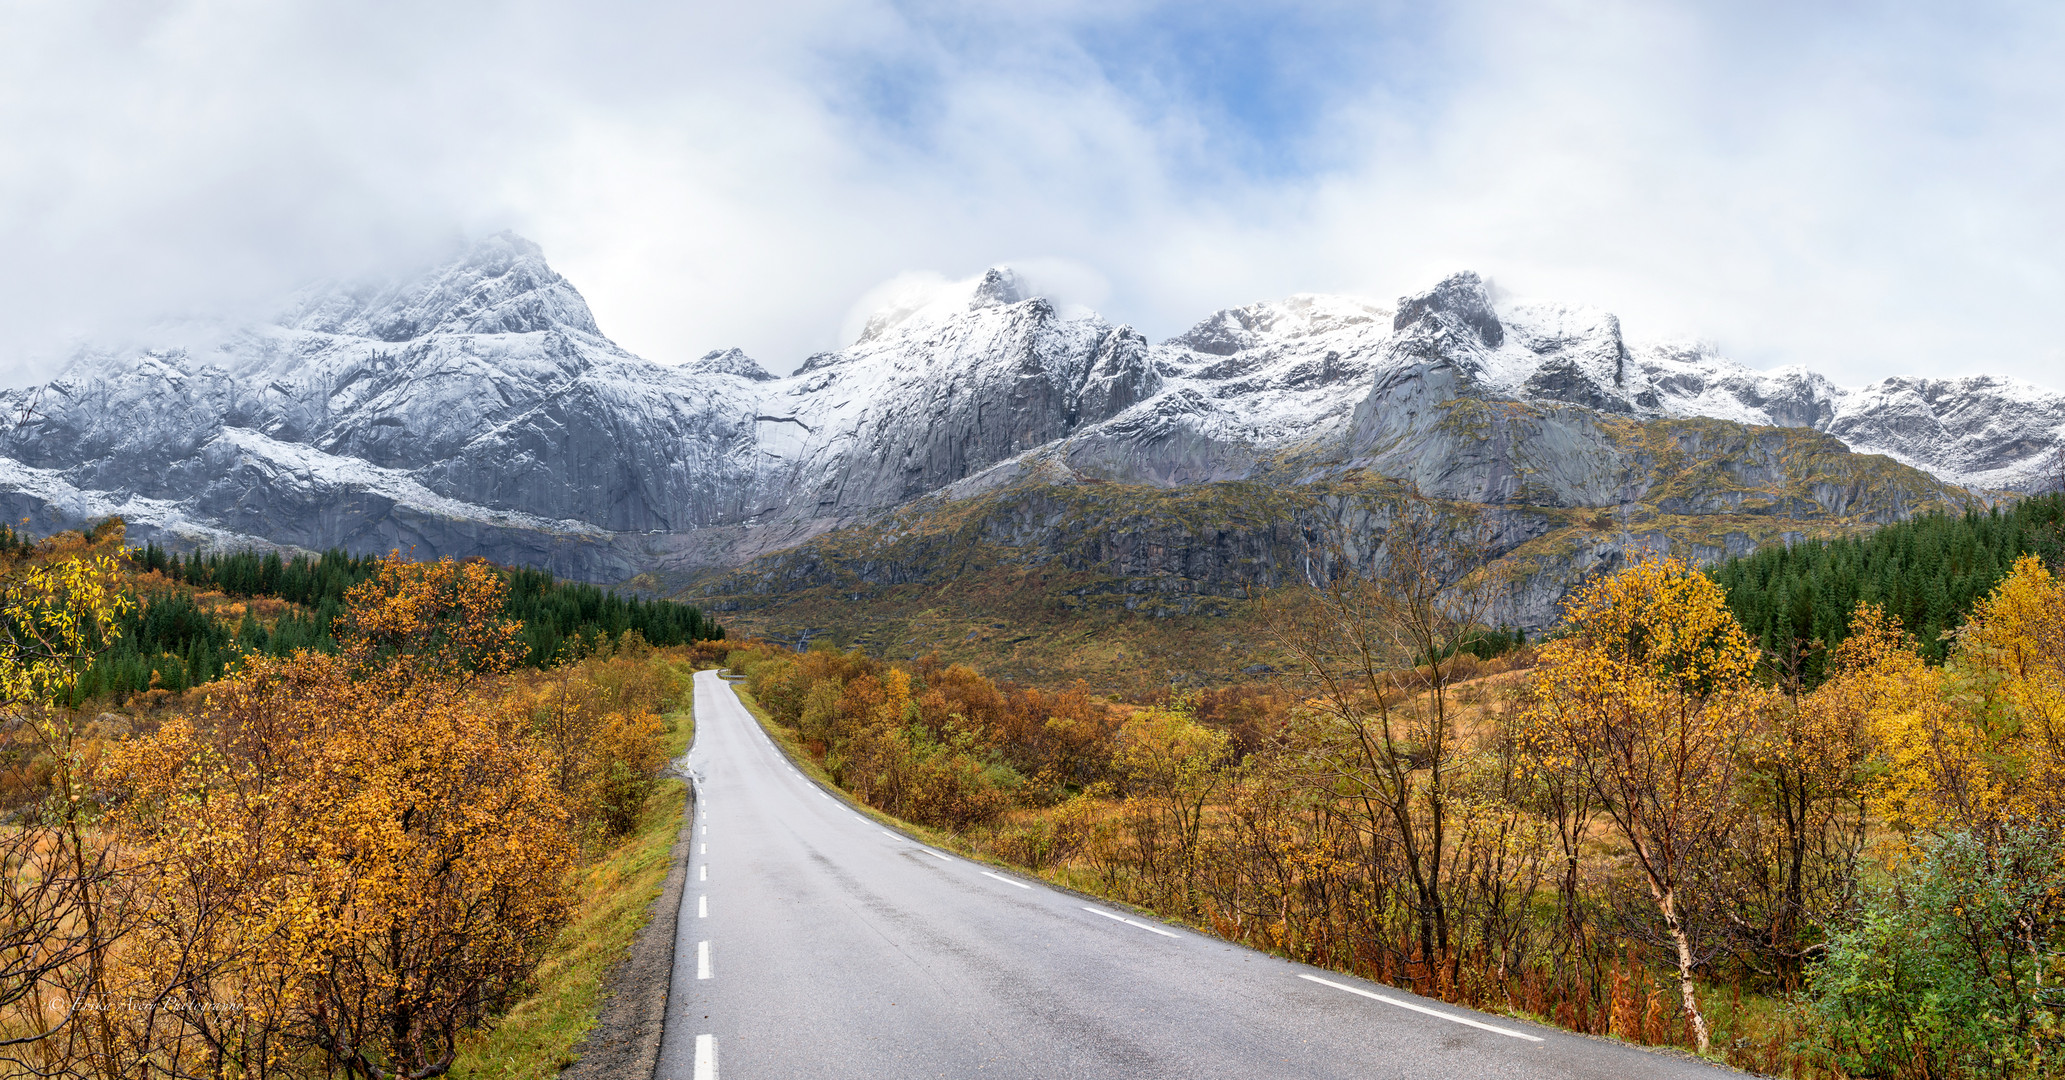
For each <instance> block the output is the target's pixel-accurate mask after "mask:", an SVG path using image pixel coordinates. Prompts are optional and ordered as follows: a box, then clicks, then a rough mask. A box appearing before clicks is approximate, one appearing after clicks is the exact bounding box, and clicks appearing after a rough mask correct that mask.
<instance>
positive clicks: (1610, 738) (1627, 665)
mask: <svg viewBox="0 0 2065 1080" xmlns="http://www.w3.org/2000/svg"><path fill="white" fill-rule="evenodd" d="M1757 659H1758V656H1757V650H1756V647H1755V645H1754V644H1752V643H1751V641H1750V639H1749V636H1748V635H1747V634H1745V633H1744V632H1743V630H1742V627H1741V626H1740V625H1738V624H1737V623H1736V621H1735V618H1734V616H1732V615H1731V614H1729V611H1728V607H1727V603H1726V596H1725V595H1724V594H1723V593H1722V591H1721V588H1720V586H1718V585H1716V584H1714V582H1713V581H1711V580H1709V579H1708V578H1707V577H1706V576H1705V575H1703V574H1700V573H1698V572H1697V571H1695V570H1693V569H1691V568H1690V567H1688V566H1686V565H1685V564H1684V563H1683V562H1681V561H1679V560H1676V559H1672V560H1665V561H1651V562H1645V563H1642V564H1639V565H1637V566H1634V567H1631V568H1629V569H1627V570H1623V571H1621V572H1620V573H1618V574H1615V575H1613V576H1611V577H1605V578H1600V579H1598V580H1596V581H1594V582H1592V583H1591V584H1589V585H1587V586H1585V587H1584V588H1582V589H1580V590H1579V591H1578V592H1577V593H1576V594H1575V595H1574V596H1573V597H1572V598H1571V599H1570V600H1569V601H1568V602H1567V603H1566V604H1565V605H1564V624H1563V633H1562V635H1561V636H1559V637H1557V638H1555V639H1553V640H1551V641H1549V642H1547V643H1545V644H1544V645H1543V646H1542V650H1541V664H1540V666H1539V667H1538V668H1537V669H1536V671H1535V675H1534V679H1533V682H1532V684H1531V692H1532V715H1531V717H1530V725H1529V729H1528V737H1529V739H1530V742H1531V743H1532V746H1531V749H1532V751H1533V752H1534V755H1535V756H1536V758H1537V760H1538V761H1540V762H1541V763H1542V764H1543V765H1544V766H1545V767H1547V768H1550V769H1556V770H1560V771H1564V772H1566V773H1568V774H1569V775H1571V776H1573V777H1574V778H1575V779H1576V780H1577V781H1579V782H1581V783H1582V784H1583V785H1584V786H1585V787H1586V788H1588V789H1589V790H1590V792H1591V793H1592V795H1593V797H1594V799H1595V801H1596V805H1598V806H1599V807H1600V808H1601V809H1602V810H1603V812H1604V813H1605V815H1606V817H1607V819H1608V821H1609V822H1610V823H1611V824H1612V827H1613V831H1614V832H1615V833H1617V834H1618V835H1619V837H1620V838H1621V839H1622V840H1623V841H1624V842H1625V843H1626V844H1627V845H1628V848H1629V850H1630V854H1631V855H1632V858H1633V861H1634V864H1635V866H1636V868H1637V869H1638V870H1639V871H1640V874H1641V877H1642V880H1643V882H1644V883H1645V884H1646V885H1647V886H1648V892H1649V896H1650V899H1651V900H1652V901H1653V902H1654V903H1655V905H1656V909H1657V913H1658V914H1659V915H1660V916H1661V917H1662V919H1663V923H1664V927H1665V929H1666V931H1667V932H1668V934H1669V936H1670V937H1671V939H1672V941H1673V943H1674V944H1675V946H1676V952H1677V967H1678V988H1679V994H1680V996H1681V998H1682V1000H1683V1004H1684V1007H1685V1012H1686V1014H1687V1016H1688V1018H1689V1019H1690V1021H1691V1024H1692V1030H1693V1036H1694V1039H1695V1040H1696V1041H1697V1043H1698V1045H1699V1049H1700V1051H1701V1052H1702V1053H1704V1052H1705V1051H1706V1050H1707V1049H1708V1047H1709V1045H1710V1043H1711V1034H1710V1032H1709V1029H1708V1026H1707V1022H1706V1017H1705V1014H1704V1013H1703V1012H1702V1011H1701V1010H1700V1005H1699V995H1698V991H1697V988H1696V986H1695V984H1694V982H1693V972H1694V969H1695V968H1696V967H1697V966H1698V964H1699V963H1700V957H1699V956H1698V953H1697V950H1696V949H1695V946H1694V941H1693V928H1692V926H1691V925H1690V924H1689V921H1688V917H1689V915H1690V912H1691V909H1693V908H1694V907H1695V906H1696V905H1695V904H1694V903H1693V901H1694V899H1695V898H1693V897H1690V896H1688V895H1687V891H1688V890H1689V889H1690V888H1691V887H1692V886H1693V884H1694V882H1695V881H1697V880H1698V879H1699V871H1700V869H1701V867H1702V866H1703V865H1704V864H1706V862H1707V861H1708V860H1711V859H1713V858H1714V857H1716V856H1717V855H1719V854H1720V853H1721V852H1722V851H1723V850H1724V848H1725V846H1726V845H1727V844H1728V842H1729V840H1730V838H1731V837H1732V836H1733V834H1734V832H1735V829H1736V825H1737V823H1738V822H1739V820H1740V817H1741V814H1742V811H1743V807H1742V806H1741V801H1740V799H1739V798H1738V791H1737V784H1736V778H1737V771H1738V767H1739V763H1740V762H1741V760H1742V751H1743V749H1744V748H1745V746H1746V745H1747V743H1748V742H1749V740H1750V738H1751V736H1752V735H1753V734H1754V733H1755V730H1756V726H1757V722H1758V718H1759V714H1760V711H1761V710H1762V709H1763V707H1764V706H1763V700H1762V698H1763V692H1762V690H1761V689H1760V688H1759V687H1758V685H1757V682H1756V680H1755V677H1754V676H1755V670H1756V665H1757Z"/></svg>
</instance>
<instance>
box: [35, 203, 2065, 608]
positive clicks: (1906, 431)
mask: <svg viewBox="0 0 2065 1080" xmlns="http://www.w3.org/2000/svg"><path fill="white" fill-rule="evenodd" d="M960 288H961V290H962V291H960V292H958V293H954V294H952V295H948V296H945V297H944V298H936V299H934V300H933V301H931V302H928V303H927V304H925V305H924V306H922V307H912V308H899V309H893V310H886V311H884V312H881V313H878V314H877V315H876V316H874V317H873V318H871V319H870V320H869V321H868V323H867V327H866V329H865V330H864V332H863V333H862V334H861V336H860V338H859V339H858V340H857V341H856V342H855V343H854V344H852V345H851V346H848V347H847V348H845V349H842V350H839V351H836V352H831V353H822V354H819V355H817V356H813V357H811V358H810V359H809V360H808V361H806V362H805V363H804V364H803V365H802V366H801V367H800V368H798V370H797V371H796V373H795V374H793V375H790V376H787V377H780V378H777V377H775V376H774V375H772V374H771V373H769V372H768V371H767V370H766V369H765V368H764V367H763V366H762V365H761V364H760V363H758V362H757V361H755V360H754V359H752V358H751V357H748V356H746V355H745V354H744V353H742V352H739V351H738V350H736V349H732V350H718V351H713V352H711V353H708V354H706V355H704V356H702V357H701V358H699V359H697V360H694V361H691V362H689V363H687V364H683V365H680V366H676V367H669V366H664V365H659V364H653V363H649V362H646V361H644V360H641V359H639V358H638V357H636V356H633V355H631V354H629V353H627V352H625V351H624V350H623V349H621V348H619V347H618V346H617V345H615V344H614V343H613V342H611V341H610V340H609V339H608V338H606V337H604V336H603V334H602V332H601V330H600V329H599V328H598V327H597V326H596V324H595V320H594V317H593V315H592V314H591V313H590V312H589V310H588V306H587V304H586V302H585V301H584V300H583V299H582V298H581V296H580V294H579V292H578V291H576V290H575V288H574V287H573V286H572V285H571V284H569V283H568V282H567V281H566V280H565V279H563V278H561V277H560V276H559V275H558V274H557V273H555V272H554V271H553V270H552V269H551V268H550V266H548V265H547V264H546V262H545V260H544V257H543V255H542V253H541V252H539V250H538V249H537V247H536V246H535V245H532V244H530V243H529V242H528V241H525V240H522V239H521V238H518V237H514V236H509V235H501V236H496V237H491V238H489V239H487V240H484V241H482V242H480V243H479V244H477V245H475V246H474V247H473V248H472V249H470V250H468V251H467V252H465V253H464V254H462V255H461V256H459V257H457V258H455V259H453V260H452V261H451V262H450V263H448V264H447V265H444V266H440V267H436V268H433V269H432V270H430V271H428V272H426V273H424V274H422V275H420V276H418V277H416V278H414V279H411V280H408V281H402V282H396V283H383V284H379V285H373V286H357V285H326V286H318V287H313V288H310V289H308V290H305V291H304V292H302V293H301V294H299V295H297V296H296V297H294V298H293V300H292V301H291V303H289V304H288V306H287V307H286V309H285V311H283V313H282V314H281V316H280V317H279V318H278V319H276V320H274V321H272V322H270V323H267V324H264V325H258V326H243V327H226V328H222V329H221V330H220V331H219V332H216V333H214V334H213V335H211V336H209V337H207V338H206V339H205V340H202V339H195V340H190V341H187V342H185V343H179V342H171V343H168V344H167V345H166V346H165V347H163V348H159V349H153V350H149V351H145V352H140V353H124V354H108V353H88V354H83V355H81V356H80V357H79V358H78V359H77V360H76V361H75V362H74V363H73V364H72V365H71V366H70V367H69V368H68V369H67V370H66V371H65V373H64V374H63V375H61V376H60V377H59V378H58V379H56V380H54V381H52V382H50V383H48V384H46V385H44V386H40V387H32V388H26V389H20V390H13V391H8V392H6V393H4V394H0V398H4V401H0V407H4V408H6V409H7V410H8V411H9V412H10V414H13V415H21V416H27V417H28V420H27V421H26V422H24V423H21V424H18V425H15V426H13V427H10V428H9V429H7V430H6V431H5V432H4V433H0V503H4V504H5V505H10V506H15V507H16V508H17V509H18V510H21V511H22V513H26V514H28V515H29V516H32V517H35V518H36V519H37V520H41V521H49V522H53V523H72V522H76V521H79V520H83V519H84V518H87V517H92V516H98V515H102V514H108V513H121V514H124V515H125V516H127V517H129V518H130V520H131V522H132V525H133V526H134V528H135V531H136V534H137V535H138V536H139V537H142V536H155V537H159V538H161V539H164V540H166V541H168V542H171V543H174V544H177V545H190V544H197V543H211V544H222V543H259V542H265V543H280V544H293V545H298V546H303V547H323V546H328V545H331V544H344V545H347V546H350V547H354V548H358V549H377V548H385V547H389V546H403V547H413V548H414V549H415V550H416V552H417V553H418V554H419V555H437V554H447V553H450V554H481V555H486V556H489V557H491V558H494V559H497V560H501V561H506V562H513V563H528V564H534V565H542V566H546V567H549V568H551V569H554V570H555V571H558V572H561V573H566V574H572V575H575V576H581V577H588V578H597V579H617V578H621V577H623V576H626V575H628V574H630V573H634V572H638V571H641V570H646V569H653V568H661V569H668V568H671V569H692V568H695V567H699V566H709V565H722V564H727V563H730V562H735V561H737V560H740V559H743V558H747V557H750V556H753V555H756V554H761V553H764V552H767V551H771V550H778V549H780V548H781V547H783V546H786V545H791V544H794V543H798V542H801V541H802V540H805V539H808V538H809V537H812V536H815V535H818V534H820V533H822V532H824V531H825V530H826V529H829V528H833V527H836V526H838V525H841V524H844V523H849V522H855V521H860V520H864V519H866V518H868V516H869V515H873V514H878V513H880V512H882V511H884V510H887V509H890V508H894V507H897V506H900V505H903V504H906V503H908V502H910V501H911V500H913V499H917V498H919V497H922V496H927V495H930V494H934V493H949V494H952V493H963V494H966V493H978V492H981V491H986V490H994V489H996V488H997V487H999V486H1003V485H1008V484H1011V483H1016V482H1019V481H1021V480H1025V479H1028V478H1030V479H1040V480H1049V481H1053V482H1059V483H1076V482H1080V481H1087V480H1115V481H1128V482H1138V483H1148V484H1154V485H1162V486H1172V485H1184V484H1193V483H1200V482H1207V481H1221V480H1234V479H1242V478H1265V477H1266V478H1274V479H1271V480H1270V482H1272V483H1274V482H1280V481H1282V480H1283V478H1285V477H1289V476H1294V475H1296V474H1297V473H1296V471H1297V470H1299V469H1305V470H1311V469H1325V468H1335V467H1343V466H1354V467H1367V468H1370V469H1373V470H1375V471H1377V472H1379V473H1382V474H1384V475H1387V476H1392V477H1399V478H1408V479H1411V480H1413V481H1414V482H1416V483H1418V484H1419V485H1420V487H1421V488H1422V489H1423V490H1426V491H1428V492H1430V493H1435V494H1440V495H1443V496H1446V497H1450V498H1456V499H1463V500H1468V501H1473V502H1480V503H1486V504H1491V505H1495V506H1513V507H1522V506H1534V507H1612V506H1618V505H1621V504H1624V503H1626V502H1628V501H1630V500H1634V499H1638V498H1643V497H1646V489H1644V488H1643V484H1644V483H1646V481H1644V480H1642V477H1645V476H1647V475H1648V473H1647V472H1646V471H1645V469H1646V466H1645V464H1644V463H1643V462H1642V461H1641V460H1639V457H1638V456H1636V455H1632V452H1631V451H1629V450H1628V449H1627V448H1626V446H1624V445H1622V444H1620V443H1617V442H1616V440H1615V439H1614V438H1613V437H1612V431H1610V430H1609V427H1610V425H1612V424H1614V423H1617V422H1620V421H1619V420H1617V419H1616V418H1630V419H1651V418H1658V417H1673V416H1712V417H1717V418H1720V419H1727V420H1736V421H1740V422H1744V423H1750V424H1759V425H1771V426H1779V427H1786V426H1791V427H1802V428H1812V429H1814V430H1816V431H1822V432H1828V433H1832V434H1834V435H1836V436H1838V437H1840V438H1841V439H1843V440H1844V441H1845V442H1847V443H1848V444H1849V445H1850V446H1851V447H1852V448H1854V449H1858V450H1869V451H1872V452H1881V453H1887V454H1889V455H1891V456H1894V457H1895V458H1897V459H1899V460H1901V461H1903V462H1906V463H1909V464H1912V465H1916V466H1918V467H1921V468H1923V469H1927V470H1929V471H1931V472H1933V473H1934V474H1935V475H1937V476H1938V477H1941V478H1943V479H1945V480H1948V481H1952V482H1956V483H1977V484H1984V485H1987V486H1993V487H2002V488H2024V489H2026V488H2029V487H2031V486H2034V485H2036V484H2038V483H2042V482H2048V479H2049V477H2050V472H2049V469H2050V465H2049V464H2048V463H2049V462H2050V461H2051V460H2052V456H2053V455H2055V452H2056V448H2057V447H2058V446H2059V445H2061V443H2065V396H2061V395H2057V394H2052V393H2049V392H2046V391H2041V390H2038V389H2036V388H2033V387H2029V386H2026V385H2024V384H2019V383H2013V382H2009V381H2006V380H1997V379H1987V378H1984V377H1975V378H1972V379H1966V380H1959V381H1954V382H1944V381H1924V380H1888V381H1887V382H1886V383H1883V384H1880V385H1879V386H1876V387H1870V388H1865V389H1861V390H1850V389H1844V388H1840V387H1836V386H1834V385H1833V384H1831V383H1829V382H1828V381H1827V380H1825V379H1822V378H1820V377H1819V376H1815V375H1812V374H1811V373H1808V372H1804V371H1799V370H1780V371H1775V372H1754V371H1750V370H1748V369H1745V368H1742V367H1740V366H1737V365H1734V364H1731V363H1730V362H1728V361H1726V360H1724V359H1721V358H1718V357H1715V356H1713V355H1711V353H1710V352H1709V351H1706V350H1704V349H1701V348H1699V347H1694V346H1683V345H1630V344H1628V343H1627V342H1625V341H1624V340H1623V339H1622V335H1621V330H1620V325H1619V322H1618V320H1616V319H1614V318H1613V316H1611V315H1608V314H1606V313H1604V312H1599V311H1595V310H1592V309H1585V308H1577V307H1569V306H1565V305H1556V304H1538V303H1509V304H1499V305H1494V303H1493V301H1492V299H1491V296H1490V295H1489V293H1488V292H1487V290H1486V288H1485V286H1484V284H1483V282H1482V281H1480V280H1479V279H1478V278H1477V276H1476V275H1474V274H1458V275H1455V276H1453V277H1450V278H1449V279H1447V280H1445V281H1443V282H1441V283H1440V284H1438V285H1437V286H1435V287H1434V288H1433V289H1430V290H1428V291H1427V292H1425V293H1421V294H1419V295H1416V296H1410V297H1405V298H1402V299H1401V300H1399V301H1398V303H1397V304H1396V305H1395V306H1386V305H1381V304H1375V303H1370V302H1367V301H1362V300H1356V299H1352V298H1346V297H1336V296H1316V295H1299V296H1293V297H1290V298H1288V299H1285V300H1281V301H1273V302H1269V303H1262V304H1254V305H1250V306H1248V307H1244V308H1238V309H1232V310H1228V311H1222V312H1219V313H1216V314H1214V315H1212V316H1211V317H1209V318H1207V319H1205V320H1203V321H1201V322H1199V323H1198V324H1197V325H1196V326H1195V327H1193V328H1192V329H1191V330H1190V331H1188V332H1186V333H1185V334H1183V335H1181V336H1179V337H1177V338H1175V339H1173V340H1171V341H1169V342H1165V343H1163V344H1160V345H1150V344H1149V343H1148V342H1147V341H1146V340H1145V339H1144V338H1142V337H1141V335H1140V334H1138V333H1137V332H1135V331H1134V330H1132V329H1131V328H1129V327H1125V326H1113V325H1111V324H1109V323H1106V322H1105V321H1104V320H1102V319H1101V318H1098V317H1096V316H1094V315H1068V314H1064V313H1062V312H1060V311H1059V310H1057V308H1056V307H1055V306H1054V305H1053V304H1052V303H1050V302H1049V301H1047V300H1045V299H1043V298H1041V297H1039V296H1036V295H1033V294H1032V292H1031V290H1030V288H1029V286H1027V285H1026V283H1025V282H1024V280H1023V279H1022V278H1020V277H1019V276H1018V275H1016V274H1014V273H1012V272H1010V271H1009V270H1006V269H1002V268H999V269H995V270H992V271H990V272H988V273H987V274H985V275H984V276H983V277H982V278H980V279H979V280H976V281H973V282H970V283H966V284H964V285H963V286H961V287H960ZM1287 470H1288V471H1287ZM1283 482H1287V481H1283ZM1838 487H1840V485H1838ZM1849 497H1851V496H1846V495H1845V494H1844V493H1843V492H1842V491H1840V490H1831V492H1830V493H1829V494H1828V500H1830V501H1831V505H1833V504H1834V503H1840V502H1842V500H1843V499H1845V498H1849ZM1815 498H1817V499H1818V498H1819V496H1816V497H1815ZM1809 501H1813V500H1812V499H1810V500H1809ZM1716 509H1725V508H1718V507H1704V508H1702V507H1698V506H1692V505H1689V504H1688V505H1687V506H1686V511H1687V512H1710V511H1713V510H1716ZM10 512H13V511H10ZM22 513H18V514H17V517H19V516H22ZM1112 557H1113V558H1115V559H1118V560H1119V561H1120V562H1121V563H1123V562H1125V561H1126V558H1127V557H1124V556H1122V554H1114V555H1113V556H1112ZM1243 557H1244V556H1243Z"/></svg>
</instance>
